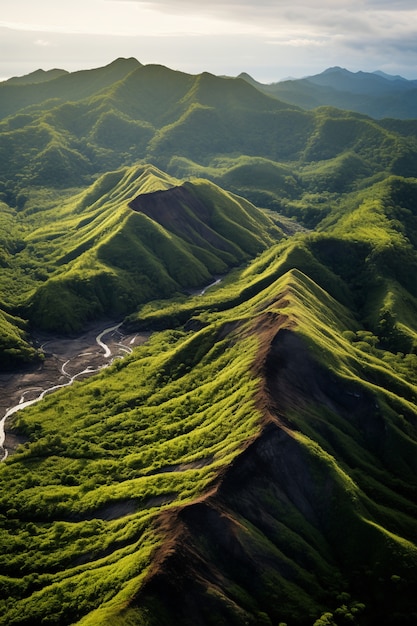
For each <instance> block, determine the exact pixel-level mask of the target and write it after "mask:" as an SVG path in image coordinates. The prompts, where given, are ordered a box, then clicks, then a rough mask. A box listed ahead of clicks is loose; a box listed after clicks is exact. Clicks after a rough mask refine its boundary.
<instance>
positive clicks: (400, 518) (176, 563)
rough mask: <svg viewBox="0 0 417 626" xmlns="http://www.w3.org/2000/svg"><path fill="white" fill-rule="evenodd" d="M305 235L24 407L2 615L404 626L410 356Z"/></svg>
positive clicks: (415, 576)
mask: <svg viewBox="0 0 417 626" xmlns="http://www.w3.org/2000/svg"><path fill="white" fill-rule="evenodd" d="M303 238H304V237H301V236H299V237H298V239H297V238H296V239H295V240H293V241H286V242H283V243H281V244H280V245H278V246H275V247H273V248H271V249H270V250H268V251H266V252H264V253H263V254H262V255H261V256H260V257H259V258H258V259H257V260H256V261H255V262H253V263H252V264H250V265H249V266H248V267H247V268H246V269H245V270H244V271H242V270H239V271H236V272H235V273H234V274H233V275H232V276H231V277H230V279H228V280H227V279H226V280H225V281H224V284H223V285H222V286H219V287H217V288H213V289H212V290H209V291H208V292H207V294H206V295H204V296H199V297H194V298H188V299H183V301H181V300H177V301H176V302H175V303H174V304H170V303H169V302H168V303H166V305H164V303H162V302H159V304H158V305H157V306H155V311H157V312H158V315H159V317H160V319H165V321H166V324H167V325H169V321H171V325H172V320H173V317H172V307H175V310H176V314H177V315H178V317H179V318H181V311H182V310H184V311H185V312H186V313H187V316H186V319H187V320H191V321H190V323H188V324H185V326H184V325H183V324H181V325H180V326H177V327H176V328H171V329H167V330H165V331H162V332H159V333H155V334H154V335H153V337H152V338H151V340H150V342H149V343H148V344H145V345H144V346H143V347H142V348H139V349H138V350H136V351H135V352H134V354H133V355H131V356H130V357H127V358H126V359H125V360H124V361H119V362H116V363H115V364H114V365H113V366H112V367H111V368H109V369H108V370H106V371H104V372H103V373H102V374H101V375H100V376H99V377H96V378H94V379H90V380H89V381H86V382H85V383H83V384H79V385H77V386H76V387H73V388H71V389H68V390H65V391H62V392H59V393H58V394H56V395H54V396H51V397H49V398H47V399H46V400H45V402H44V403H43V404H42V405H38V406H34V407H31V408H30V410H29V411H27V412H26V411H25V413H24V414H23V413H22V414H21V415H20V416H19V414H17V420H18V421H17V426H18V427H19V428H20V429H21V430H23V432H25V433H26V435H27V436H29V438H30V440H31V443H29V444H26V445H25V446H24V447H23V448H21V451H20V452H18V453H17V454H16V455H15V456H13V457H11V458H10V459H9V460H8V461H7V462H6V463H5V464H4V465H2V466H1V467H0V470H1V471H0V478H1V480H4V481H5V482H4V486H5V487H6V485H7V498H6V495H5V499H4V501H3V505H2V512H3V515H4V518H2V520H1V521H2V524H3V530H2V535H1V536H2V538H3V540H4V541H5V542H6V541H7V545H8V553H7V555H5V556H4V562H3V565H2V572H3V576H4V578H3V583H4V584H5V585H7V589H8V594H9V595H11V597H12V598H13V599H14V600H13V601H11V602H10V603H9V604H7V603H6V602H5V603H4V613H3V615H4V617H3V618H2V619H3V622H2V621H1V620H0V623H5V624H6V623H7V624H26V623H30V620H31V619H32V621H33V619H34V618H36V619H37V620H38V621H40V620H41V619H42V618H43V617H44V616H46V615H48V616H49V619H52V621H54V623H57V624H64V623H77V620H81V621H80V622H79V623H80V624H83V625H84V626H85V625H89V624H110V623H116V624H117V623H118V624H123V625H127V624H131V623H143V624H160V623H166V624H187V623H189V622H190V620H191V621H192V623H201V624H210V623H212V621H213V619H216V620H217V621H218V622H219V623H227V624H228V623H249V624H259V623H263V624H276V623H279V622H281V621H282V622H286V623H289V624H295V625H300V626H301V625H304V624H306V625H307V624H308V625H311V624H313V623H314V621H315V620H317V619H318V618H320V616H321V615H322V614H323V613H325V612H331V613H333V614H334V615H335V616H336V620H338V621H336V623H337V624H338V623H339V622H340V624H342V623H343V619H345V618H344V617H343V616H346V619H349V617H348V613H352V614H354V613H355V611H356V615H357V619H358V620H360V621H359V623H361V624H372V625H373V624H375V625H376V624H378V623H379V622H380V621H381V619H382V616H383V619H384V620H385V621H384V623H387V624H390V625H391V624H392V625H395V626H399V625H400V624H412V623H413V622H412V620H413V619H415V616H413V610H414V609H413V606H414V604H413V603H414V595H413V589H414V588H415V584H416V582H417V568H416V558H415V557H416V538H417V526H416V521H415V520H416V513H417V511H416V506H415V502H416V497H415V496H416V491H417V484H416V481H415V476H416V469H417V468H416V458H417V455H416V452H417V450H416V448H417V433H416V418H417V407H416V395H417V393H416V392H417V388H416V384H417V372H416V362H415V355H409V356H404V355H401V354H396V353H393V352H390V351H388V350H385V349H383V346H382V342H379V341H378V338H377V337H374V336H373V335H372V334H371V333H370V332H369V331H367V330H366V328H364V326H363V324H362V323H361V319H360V317H359V316H358V315H357V314H356V312H355V310H353V309H351V308H349V306H347V302H348V301H349V292H350V287H349V286H348V285H347V284H346V283H345V281H344V280H343V279H342V278H341V277H340V276H338V275H337V274H336V273H335V272H334V271H333V270H332V269H329V268H326V266H325V265H324V264H323V263H322V262H320V261H317V260H315V258H314V256H313V254H312V252H311V250H310V249H309V245H308V244H309V242H308V241H307V242H305V241H303ZM295 268H298V269H295ZM312 277H314V279H313V278H312ZM324 286H325V289H324V288H323V287H324ZM332 294H333V295H332ZM334 294H338V297H335V295H334ZM344 300H346V302H345V304H343V303H342V301H344ZM215 308H216V309H217V311H216V310H214V309H215ZM222 309H223V311H222V312H219V310H220V311H221V310H222ZM147 311H148V313H147ZM146 315H150V316H152V307H145V308H144V309H143V312H142V314H140V318H141V320H142V322H146ZM191 329H194V330H191ZM413 357H414V358H413ZM3 493H4V494H6V488H5V490H4V492H3ZM12 529H13V533H12ZM9 533H10V534H9ZM21 533H23V534H21ZM23 537H25V539H24V540H23ZM57 598H59V602H58V601H57ZM388 611H389V612H388ZM90 612H91V614H90V615H88V614H89V613H90ZM387 615H388V616H389V619H387ZM83 616H85V617H84V618H83V619H82V617H83ZM407 620H409V621H407Z"/></svg>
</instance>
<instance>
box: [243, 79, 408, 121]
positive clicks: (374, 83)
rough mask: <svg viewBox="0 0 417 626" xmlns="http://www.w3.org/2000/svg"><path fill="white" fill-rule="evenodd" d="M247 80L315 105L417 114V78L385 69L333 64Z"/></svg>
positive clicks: (290, 99)
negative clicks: (281, 77) (296, 75)
mask: <svg viewBox="0 0 417 626" xmlns="http://www.w3.org/2000/svg"><path fill="white" fill-rule="evenodd" d="M242 77H243V78H245V80H247V81H248V82H250V83H251V84H252V85H254V86H256V87H257V88H258V89H260V90H261V91H263V92H265V93H268V94H270V95H273V96H274V97H276V98H278V99H280V100H283V101H284V102H288V103H290V104H295V105H297V106H301V107H303V108H305V109H312V108H315V107H318V106H323V105H325V106H335V107H338V108H340V109H347V110H351V111H356V112H358V113H364V114H365V115H370V116H371V117H374V118H376V119H381V118H384V117H393V118H398V119H414V118H416V117H417V81H416V80H406V79H404V78H402V77H401V76H389V75H387V74H384V73H382V72H379V73H378V72H375V73H369V72H356V73H353V72H349V71H348V70H346V69H343V68H341V67H332V68H329V69H327V70H325V71H324V72H322V73H321V74H317V75H315V76H309V77H307V78H302V79H294V80H286V81H282V82H279V83H272V84H270V85H264V84H261V83H258V82H257V81H255V80H254V79H252V78H251V77H250V76H248V75H247V74H246V75H245V74H243V75H242Z"/></svg>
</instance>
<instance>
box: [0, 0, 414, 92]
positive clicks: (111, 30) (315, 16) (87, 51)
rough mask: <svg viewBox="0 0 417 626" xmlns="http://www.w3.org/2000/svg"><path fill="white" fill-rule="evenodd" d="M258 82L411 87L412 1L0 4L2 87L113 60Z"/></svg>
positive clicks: (20, 0) (18, 0) (8, 0)
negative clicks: (352, 77)
mask: <svg viewBox="0 0 417 626" xmlns="http://www.w3.org/2000/svg"><path fill="white" fill-rule="evenodd" d="M131 56H133V57H135V58H136V59H138V61H140V62H141V63H143V64H148V63H159V64H162V65H166V66H168V67H170V68H172V69H176V70H182V71H185V72H188V73H191V74H197V73H199V72H202V71H209V72H212V73H214V74H227V75H229V76H236V75H238V74H239V73H240V72H243V71H245V72H248V73H249V74H251V75H252V76H253V77H254V78H256V79H257V80H259V81H262V82H273V81H277V80H281V79H282V78H286V77H288V76H293V77H296V78H300V77H302V76H308V75H312V74H316V73H319V72H322V71H323V70H325V69H326V68H328V67H332V66H335V65H340V66H342V67H345V68H347V69H349V70H351V71H354V72H356V71H359V70H364V71H371V72H372V71H375V70H383V71H385V72H387V73H389V74H401V75H402V76H404V77H405V78H415V79H417V3H416V2H415V0H398V1H396V0H350V1H349V3H347V2H346V0H343V1H342V0H288V2H282V1H280V0H256V1H254V0H226V1H223V0H206V1H205V2H199V0H150V1H149V2H142V1H138V0H69V1H67V2H60V1H59V0H36V1H34V0H1V12H0V79H5V78H9V77H11V76H20V75H22V74H27V73H29V72H31V71H34V70H36V69H39V68H42V69H45V70H47V69H51V68H55V67H59V68H63V69H66V70H68V71H75V70H78V69H89V68H92V67H100V66H103V65H107V64H108V63H110V62H111V61H113V60H114V59H116V58H118V57H131Z"/></svg>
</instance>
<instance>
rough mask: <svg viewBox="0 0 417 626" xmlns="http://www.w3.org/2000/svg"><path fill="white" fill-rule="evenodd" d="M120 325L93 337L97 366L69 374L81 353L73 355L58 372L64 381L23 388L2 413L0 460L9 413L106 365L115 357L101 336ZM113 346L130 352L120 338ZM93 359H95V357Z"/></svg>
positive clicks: (110, 332) (33, 402) (118, 350)
mask: <svg viewBox="0 0 417 626" xmlns="http://www.w3.org/2000/svg"><path fill="white" fill-rule="evenodd" d="M120 326H121V323H120V324H116V325H114V326H110V327H109V328H105V329H104V330H102V331H101V332H100V333H99V334H98V335H97V336H96V338H95V343H96V344H97V346H99V347H100V348H101V350H102V351H103V353H102V354H100V357H101V359H102V361H103V363H102V364H100V365H99V366H92V365H88V366H87V367H83V369H81V370H79V371H77V372H75V373H74V374H70V373H69V372H68V371H67V367H68V364H69V363H70V362H72V361H74V360H76V359H77V357H79V356H81V355H75V356H74V357H72V358H70V359H68V360H67V361H65V363H64V364H63V365H62V366H61V371H60V374H61V375H62V376H64V377H65V378H66V379H67V380H65V382H63V383H60V384H55V385H52V386H49V387H47V388H45V389H42V388H41V387H33V386H32V387H30V388H28V389H26V390H24V391H23V392H22V393H21V396H20V399H19V402H18V403H17V404H15V405H14V406H12V407H10V408H9V409H7V411H6V412H5V414H4V415H3V417H2V418H1V420H0V461H4V460H5V459H6V458H7V456H8V450H7V448H6V447H5V439H6V433H5V424H6V420H7V419H8V418H9V417H10V416H11V415H13V414H14V413H16V412H17V411H21V410H22V409H24V408H26V407H27V406H30V405H31V404H35V402H39V401H40V400H42V399H43V398H44V397H45V395H46V394H48V393H52V392H53V391H56V390H57V389H61V388H62V387H68V386H69V385H71V384H72V383H73V382H74V380H75V379H76V378H78V377H80V376H84V375H91V374H94V373H95V372H98V371H100V370H101V369H102V368H103V367H107V365H109V364H110V363H111V362H112V361H113V359H114V358H115V357H114V355H113V351H112V349H111V348H110V346H109V345H108V344H107V343H105V342H104V341H103V337H105V336H106V335H109V334H111V335H113V334H114V333H115V332H116V331H118V329H119V328H120ZM121 337H122V336H121ZM129 339H130V344H132V343H134V342H135V339H136V336H134V337H133V338H129ZM115 346H117V352H118V353H119V355H118V356H120V352H123V353H124V354H126V353H130V352H132V348H131V347H130V346H125V345H123V344H122V343H121V340H120V341H119V342H118V343H116V344H115ZM88 354H91V355H93V352H85V351H83V356H84V358H85V356H86V355H88ZM95 360H97V358H96V359H95ZM84 365H85V364H84ZM39 390H40V393H39V394H37V395H36V397H34V398H32V399H31V400H25V396H26V395H29V394H31V395H32V394H33V392H36V391H39Z"/></svg>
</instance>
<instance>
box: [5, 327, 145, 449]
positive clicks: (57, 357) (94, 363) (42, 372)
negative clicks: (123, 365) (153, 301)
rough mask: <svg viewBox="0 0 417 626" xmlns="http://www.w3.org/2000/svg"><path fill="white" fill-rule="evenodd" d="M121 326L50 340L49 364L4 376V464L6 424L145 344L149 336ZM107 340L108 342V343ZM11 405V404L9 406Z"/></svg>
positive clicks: (44, 346) (46, 343) (46, 346)
mask: <svg viewBox="0 0 417 626" xmlns="http://www.w3.org/2000/svg"><path fill="white" fill-rule="evenodd" d="M120 327H121V323H119V324H113V325H112V326H107V325H106V326H105V327H104V328H102V327H101V328H99V327H94V328H91V329H90V330H89V331H86V332H85V333H83V334H82V335H80V336H79V337H76V338H75V339H67V338H49V337H48V338H46V341H44V343H42V345H41V349H42V350H43V351H44V353H45V361H44V363H42V364H41V365H39V366H36V367H34V368H32V369H30V370H28V371H26V372H24V373H13V374H9V375H6V374H4V375H1V376H0V387H1V390H2V404H3V406H1V407H0V410H2V412H3V417H2V418H1V419H0V461H4V460H5V459H6V458H7V456H8V454H9V447H8V445H7V441H8V434H7V428H6V421H7V420H8V418H10V417H11V416H12V415H14V413H16V412H17V411H21V410H22V409H24V408H25V407H27V406H30V405H31V404H35V402H39V401H40V400H42V399H43V398H44V397H45V395H46V394H48V393H53V392H54V391H56V390H57V389H61V388H62V387H67V386H68V385H71V384H72V383H73V382H74V380H76V379H77V378H84V377H86V376H91V375H92V374H94V373H96V372H98V371H100V370H101V369H103V368H104V367H107V366H108V365H110V364H111V363H112V362H113V360H114V359H116V358H123V356H126V354H129V353H131V352H132V349H133V347H134V345H139V344H141V343H143V342H144V341H145V340H146V339H147V337H148V336H149V334H141V335H139V334H132V335H124V334H123V333H122V332H121V331H120ZM104 339H105V341H104ZM5 403H10V404H11V406H10V404H8V405H7V404H5Z"/></svg>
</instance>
